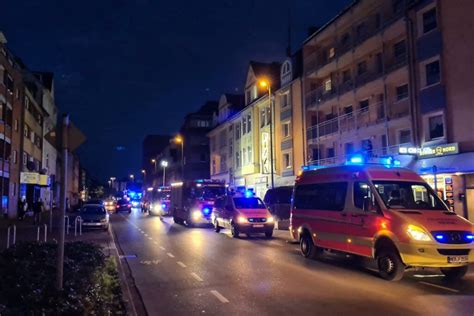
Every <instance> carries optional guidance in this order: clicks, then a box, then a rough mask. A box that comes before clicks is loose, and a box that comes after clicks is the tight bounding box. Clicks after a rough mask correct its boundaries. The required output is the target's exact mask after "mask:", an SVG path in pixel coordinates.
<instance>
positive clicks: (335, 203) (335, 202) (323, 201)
mask: <svg viewBox="0 0 474 316" xmlns="http://www.w3.org/2000/svg"><path fill="white" fill-rule="evenodd" d="M346 192H347V182H333V183H314V184H305V185H299V186H297V187H296V189H295V198H294V201H293V203H294V207H295V208H296V209H307V210H321V211H337V212H340V211H342V210H344V202H345V199H346Z"/></svg>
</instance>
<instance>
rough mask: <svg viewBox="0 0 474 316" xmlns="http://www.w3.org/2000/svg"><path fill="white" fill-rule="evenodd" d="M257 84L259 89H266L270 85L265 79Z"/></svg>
mask: <svg viewBox="0 0 474 316" xmlns="http://www.w3.org/2000/svg"><path fill="white" fill-rule="evenodd" d="M259 83H260V87H262V88H267V87H268V86H269V85H270V83H269V82H268V80H266V79H262V80H260V82H259Z"/></svg>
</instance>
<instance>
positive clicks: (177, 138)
mask: <svg viewBox="0 0 474 316" xmlns="http://www.w3.org/2000/svg"><path fill="white" fill-rule="evenodd" d="M174 141H175V142H176V143H178V144H181V143H182V142H183V137H181V136H180V135H178V136H176V137H175V138H174Z"/></svg>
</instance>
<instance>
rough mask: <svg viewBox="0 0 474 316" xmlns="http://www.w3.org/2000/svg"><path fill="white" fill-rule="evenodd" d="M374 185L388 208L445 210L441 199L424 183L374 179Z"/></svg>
mask: <svg viewBox="0 0 474 316" xmlns="http://www.w3.org/2000/svg"><path fill="white" fill-rule="evenodd" d="M374 186H375V188H376V189H377V192H378V193H379V195H380V197H381V198H382V200H383V201H384V203H385V205H386V206H387V207H388V208H391V209H412V210H413V209H414V210H432V211H447V208H446V206H445V205H444V204H443V202H442V201H441V199H440V198H439V197H438V196H437V195H436V194H435V193H434V191H433V190H432V189H431V187H429V186H428V184H426V183H422V182H405V181H374Z"/></svg>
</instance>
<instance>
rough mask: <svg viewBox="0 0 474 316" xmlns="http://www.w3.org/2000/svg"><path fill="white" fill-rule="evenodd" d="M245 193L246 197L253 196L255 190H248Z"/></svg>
mask: <svg viewBox="0 0 474 316" xmlns="http://www.w3.org/2000/svg"><path fill="white" fill-rule="evenodd" d="M244 195H245V197H246V198H251V197H253V191H251V190H246V191H245V193H244Z"/></svg>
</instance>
